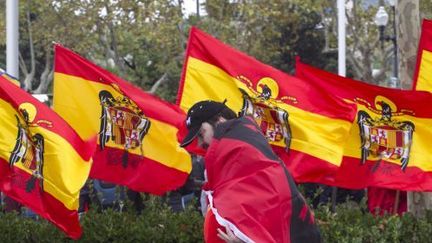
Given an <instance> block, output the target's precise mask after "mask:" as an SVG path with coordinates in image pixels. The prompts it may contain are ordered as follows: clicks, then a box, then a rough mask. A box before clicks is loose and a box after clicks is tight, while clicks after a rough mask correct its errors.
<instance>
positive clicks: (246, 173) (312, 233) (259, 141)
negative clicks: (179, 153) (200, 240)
mask: <svg viewBox="0 0 432 243" xmlns="http://www.w3.org/2000/svg"><path fill="white" fill-rule="evenodd" d="M186 126H187V128H188V134H187V135H186V137H185V138H184V139H183V141H182V144H181V146H182V147H184V146H187V145H188V144H190V143H191V142H192V141H194V140H195V139H198V145H199V146H201V147H203V148H206V149H207V151H206V155H205V161H206V163H205V168H206V173H207V183H206V184H205V185H204V186H203V190H205V191H206V194H207V198H208V201H209V212H208V213H207V214H206V218H205V222H204V238H205V241H206V242H223V241H226V242H321V236H320V233H319V230H318V227H317V226H316V224H315V222H314V216H313V214H312V212H311V211H310V210H309V207H308V206H307V205H306V203H305V200H304V199H303V196H302V195H301V194H300V193H299V191H298V190H297V187H296V185H295V183H294V181H293V179H292V177H291V175H290V173H289V172H288V170H287V169H286V167H285V165H284V163H283V162H282V161H281V160H280V159H279V158H278V157H277V155H275V153H273V151H272V149H271V147H270V145H269V144H268V142H267V140H266V138H265V137H264V135H263V134H262V133H261V131H260V129H259V128H258V126H257V124H256V123H255V121H254V120H253V118H252V117H249V116H244V117H240V118H237V117H236V114H235V113H234V112H233V111H232V110H231V109H229V108H228V107H227V106H226V105H225V103H221V102H215V101H201V102H198V103H196V104H195V105H193V106H192V107H191V108H190V109H189V111H188V114H187V118H186Z"/></svg>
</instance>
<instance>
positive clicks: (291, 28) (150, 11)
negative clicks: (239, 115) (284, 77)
mask: <svg viewBox="0 0 432 243" xmlns="http://www.w3.org/2000/svg"><path fill="white" fill-rule="evenodd" d="M183 2H184V1H182V0H130V1H118V0H115V1H113V0H93V1H88V0H78V1H72V0H53V1H50V2H49V3H48V4H47V1H43V0H22V1H20V43H19V46H20V54H21V57H22V58H21V62H20V70H21V75H20V79H21V81H22V82H23V83H24V88H26V89H27V90H30V91H32V92H37V93H45V92H50V86H49V85H50V83H51V80H52V74H53V73H52V72H53V63H52V62H53V59H52V57H53V53H52V42H58V43H61V44H63V45H64V46H66V47H68V48H71V49H72V50H74V51H76V52H78V53H79V54H81V55H83V56H85V57H86V58H89V59H90V60H92V61H94V62H95V63H97V64H99V65H101V66H103V67H104V68H107V69H109V70H110V71H113V72H115V73H117V74H118V75H120V76H121V77H123V78H124V79H126V80H129V81H131V82H133V83H135V84H136V85H138V86H140V87H142V88H143V89H144V90H147V91H151V92H156V93H157V94H158V95H160V96H162V97H163V98H165V99H167V100H170V101H173V100H174V98H175V93H176V91H177V87H178V80H179V79H180V73H181V67H182V64H183V58H184V52H185V46H186V41H187V35H188V31H189V28H190V27H191V26H192V25H196V26H198V27H199V28H201V29H203V30H204V31H207V32H208V33H210V34H212V35H214V36H216V37H217V38H219V39H221V40H222V41H224V42H226V43H228V44H230V45H232V46H234V47H236V48H238V49H240V50H242V51H244V52H246V53H247V54H249V55H252V56H254V57H256V58H257V59H259V60H261V61H263V62H265V63H267V64H270V65H272V66H275V67H276V68H279V69H282V70H284V71H286V72H292V71H293V67H294V57H295V56H296V55H298V56H300V57H301V58H302V60H303V61H304V62H306V63H309V64H311V65H314V66H317V67H320V68H324V69H327V70H330V71H336V63H337V62H336V60H337V56H336V55H337V40H336V36H337V35H336V30H337V25H336V24H337V21H336V20H337V19H336V17H337V16H336V14H337V11H336V6H335V4H336V2H335V1H332V0H325V1H317V0H304V1H302V0H291V1H284V0H275V1H270V0H266V1H254V0H236V1H233V0H207V1H205V3H203V5H204V7H205V9H206V12H207V15H201V16H196V15H191V16H184V15H183V14H182V7H183ZM347 3H353V5H352V8H350V9H348V11H347V18H348V26H347V34H348V36H347V59H348V60H347V64H348V65H347V66H348V73H349V74H350V75H351V76H353V77H355V78H357V79H362V80H366V81H370V82H372V83H378V81H381V80H384V79H385V77H386V75H387V76H388V75H389V73H391V72H390V67H391V65H390V62H389V60H391V43H386V45H385V49H384V51H383V50H381V49H380V48H379V46H380V45H379V44H378V31H377V28H376V26H375V25H374V24H373V17H374V14H375V13H376V10H377V6H375V5H373V4H371V1H366V0H359V1H348V2H347ZM421 4H422V5H421V11H422V16H425V17H428V16H429V17H430V16H431V13H432V10H431V4H430V1H425V0H422V1H421ZM4 9H5V1H2V2H0V28H3V29H4V28H5V11H4ZM0 47H2V48H5V35H2V36H0ZM32 50H33V51H32ZM5 66H6V65H5V53H2V54H0V67H2V68H5ZM373 68H375V69H379V70H381V72H378V73H377V74H376V75H372V69H373Z"/></svg>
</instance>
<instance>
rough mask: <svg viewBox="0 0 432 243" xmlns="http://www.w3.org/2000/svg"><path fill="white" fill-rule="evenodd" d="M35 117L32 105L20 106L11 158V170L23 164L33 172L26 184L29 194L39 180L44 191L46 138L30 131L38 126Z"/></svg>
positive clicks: (34, 109)
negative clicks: (16, 165) (32, 127)
mask: <svg viewBox="0 0 432 243" xmlns="http://www.w3.org/2000/svg"><path fill="white" fill-rule="evenodd" d="M35 116H36V108H35V107H34V106H33V105H32V104H30V103H23V104H21V105H20V107H19V115H15V117H16V120H17V127H18V133H17V138H16V142H15V146H14V149H13V151H12V153H11V156H10V158H9V166H10V167H11V168H12V167H13V166H14V165H15V164H16V163H18V162H21V163H22V165H23V166H24V167H25V168H26V169H28V170H30V171H31V172H32V176H31V178H30V179H29V180H28V181H27V182H26V191H27V192H31V191H32V190H33V189H34V187H35V184H36V180H37V179H39V180H40V181H39V182H40V188H41V190H43V164H44V137H43V136H42V135H41V134H39V133H36V134H32V133H31V132H30V129H29V127H31V126H37V122H36V123H33V121H34V118H35ZM45 122H46V121H45Z"/></svg>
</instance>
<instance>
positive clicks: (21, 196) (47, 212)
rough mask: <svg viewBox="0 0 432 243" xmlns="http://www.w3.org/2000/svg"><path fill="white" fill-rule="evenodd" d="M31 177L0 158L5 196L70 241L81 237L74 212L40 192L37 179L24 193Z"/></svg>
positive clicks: (1, 181) (50, 196)
mask: <svg viewBox="0 0 432 243" xmlns="http://www.w3.org/2000/svg"><path fill="white" fill-rule="evenodd" d="M30 178H31V175H30V174H29V173H27V172H25V171H23V170H21V169H19V168H18V167H16V166H14V167H12V168H10V167H9V163H8V162H7V161H5V160H4V159H2V158H0V189H1V191H2V192H4V193H5V194H6V195H7V196H9V197H11V198H13V199H14V200H16V201H18V202H19V203H22V204H25V205H26V206H28V207H29V208H30V209H31V210H33V211H34V212H35V213H37V214H39V215H40V216H42V217H43V218H46V219H47V220H49V221H51V222H52V223H54V224H55V225H56V226H57V227H59V228H60V229H61V230H63V231H64V232H65V233H66V234H67V235H68V236H69V237H71V238H72V239H75V240H76V239H78V238H80V237H81V234H82V230H81V226H80V224H79V220H78V213H77V211H76V210H69V209H67V208H66V207H65V206H64V205H63V204H62V203H61V202H60V201H58V200H57V199H56V198H55V197H53V196H52V195H50V194H49V193H47V192H43V191H41V188H40V186H39V185H40V184H39V182H40V181H39V179H37V181H36V183H35V187H34V189H33V190H32V191H31V192H30V193H29V192H26V182H27V181H28V180H29V179H30Z"/></svg>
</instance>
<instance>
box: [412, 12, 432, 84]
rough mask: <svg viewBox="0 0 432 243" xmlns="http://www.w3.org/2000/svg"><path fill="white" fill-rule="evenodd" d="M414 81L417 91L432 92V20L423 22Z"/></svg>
mask: <svg viewBox="0 0 432 243" xmlns="http://www.w3.org/2000/svg"><path fill="white" fill-rule="evenodd" d="M413 80H414V81H413V82H414V86H413V87H414V89H415V90H424V91H428V92H432V20H427V19H424V20H423V24H422V33H421V37H420V42H419V47H418V53H417V65H416V71H415V72H414V79H413Z"/></svg>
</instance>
